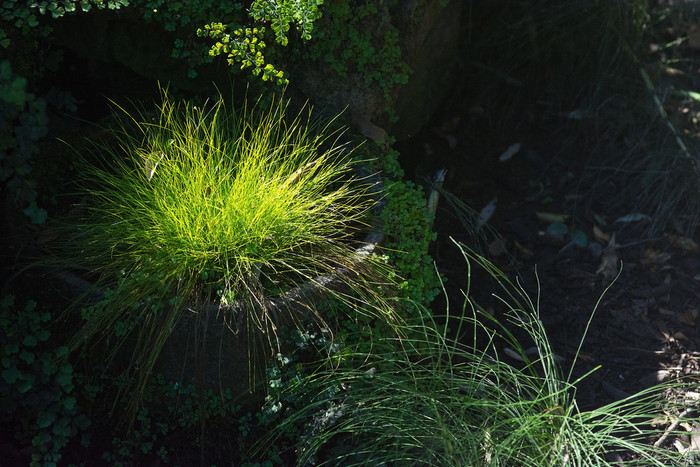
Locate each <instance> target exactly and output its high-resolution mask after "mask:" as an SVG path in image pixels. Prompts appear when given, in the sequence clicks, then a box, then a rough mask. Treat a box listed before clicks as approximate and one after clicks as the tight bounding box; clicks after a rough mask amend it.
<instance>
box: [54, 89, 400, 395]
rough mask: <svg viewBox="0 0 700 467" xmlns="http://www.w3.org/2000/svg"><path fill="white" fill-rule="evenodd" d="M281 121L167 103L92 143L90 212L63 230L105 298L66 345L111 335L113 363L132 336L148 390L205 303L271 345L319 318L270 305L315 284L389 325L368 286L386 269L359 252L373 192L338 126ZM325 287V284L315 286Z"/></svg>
mask: <svg viewBox="0 0 700 467" xmlns="http://www.w3.org/2000/svg"><path fill="white" fill-rule="evenodd" d="M120 110H123V109H120ZM287 113H288V112H287V106H286V105H285V104H284V103H283V102H281V101H277V102H273V103H272V104H271V105H270V106H269V107H267V108H262V107H259V106H256V107H254V108H246V107H244V108H242V109H240V110H239V111H238V112H236V111H233V110H228V109H226V108H225V106H224V104H223V102H222V101H219V102H216V103H213V104H207V105H204V106H202V107H197V106H194V105H191V104H187V103H182V104H178V103H174V102H173V101H171V100H170V99H169V97H168V96H167V94H165V93H164V95H163V103H162V104H161V105H160V107H159V108H158V111H157V112H156V115H155V116H153V115H149V114H147V113H145V112H143V113H141V114H137V115H130V114H129V113H128V112H126V111H123V115H121V118H120V119H119V121H121V122H122V124H121V126H118V127H117V128H116V130H113V131H112V134H113V136H114V139H115V141H116V143H115V142H113V141H109V142H104V143H96V144H95V149H96V151H94V154H91V155H90V157H91V158H92V159H89V158H88V157H83V158H82V162H81V164H80V170H81V175H82V180H81V191H82V192H83V194H84V195H86V201H85V202H86V206H85V209H86V215H85V216H84V218H83V219H82V220H81V221H79V222H73V223H72V224H71V225H70V226H69V228H70V232H71V233H70V238H69V245H68V246H69V252H70V256H71V258H72V261H74V262H75V263H77V264H80V265H82V266H85V267H88V268H91V269H92V270H94V271H96V272H98V273H99V275H100V282H99V284H100V286H101V287H108V289H107V293H106V296H105V297H106V298H105V300H103V301H102V302H100V303H99V304H97V305H96V306H92V307H89V308H87V309H86V310H85V311H84V313H83V315H84V316H83V317H84V324H83V326H81V327H80V328H79V329H78V331H77V332H76V336H75V338H74V339H73V342H72V347H73V348H77V347H80V346H81V345H82V344H83V343H85V342H91V341H92V340H93V339H94V338H96V337H103V336H114V335H116V341H114V340H113V341H111V343H110V344H109V346H110V347H111V351H112V354H116V352H117V351H118V350H119V347H120V345H121V344H122V343H123V340H124V339H125V338H126V337H127V336H128V337H129V338H132V340H133V341H134V349H133V354H132V357H131V360H130V363H129V368H130V371H132V372H135V373H138V377H137V379H138V384H137V386H138V387H140V388H143V385H144V384H145V378H146V377H147V376H148V375H149V374H150V372H151V370H152V368H153V366H154V364H155V361H156V360H157V357H158V355H159V353H160V351H161V349H162V348H163V346H164V344H165V342H166V340H167V339H168V338H169V337H170V335H171V333H172V331H173V329H174V327H175V325H176V324H177V323H178V321H179V320H180V319H181V318H182V316H183V314H184V313H185V312H186V311H189V312H193V313H200V312H203V311H205V310H209V309H211V307H212V306H214V307H215V308H216V310H217V313H218V312H223V314H224V315H225V316H224V321H226V322H227V323H228V324H229V326H230V327H231V328H232V329H234V330H235V329H237V328H238V327H244V328H246V329H247V331H248V332H249V333H253V334H256V335H257V337H259V339H257V340H258V341H260V340H263V341H266V342H267V343H268V344H269V345H274V343H275V342H276V340H275V334H276V330H277V326H278V324H279V323H278V321H279V320H282V319H283V318H284V319H286V320H287V322H289V321H291V322H294V321H296V320H298V321H304V320H318V321H323V320H324V317H323V316H319V315H318V314H317V313H315V312H314V309H315V308H314V307H312V306H310V304H309V303H294V305H293V306H289V307H279V306H277V307H276V308H275V309H274V310H272V309H271V307H270V306H269V304H270V300H271V298H272V297H274V296H278V295H279V294H280V293H283V292H284V291H286V290H289V289H290V288H294V287H297V286H299V285H300V284H302V283H308V282H309V281H310V282H311V283H313V284H315V285H316V286H317V287H318V288H319V289H320V291H321V292H326V293H330V294H333V296H335V297H336V298H340V299H341V300H343V301H346V302H347V301H352V302H353V304H354V307H353V308H354V309H356V308H358V307H362V309H363V310H364V312H365V313H376V314H377V316H379V318H380V319H382V320H386V321H392V320H393V319H395V316H394V314H393V312H391V311H387V310H389V308H388V307H386V306H384V305H381V304H380V305H376V304H375V303H372V302H373V301H374V300H377V301H379V302H381V301H382V300H383V299H382V298H381V294H377V293H376V292H375V289H378V288H379V287H380V285H379V284H378V283H377V281H379V282H381V280H382V279H383V277H384V275H383V273H384V272H385V269H386V266H385V265H384V264H382V263H381V262H380V261H379V260H378V259H376V258H374V257H365V258H362V261H360V258H359V257H358V254H357V253H356V248H357V247H358V246H359V245H361V242H362V238H363V237H362V234H363V232H364V233H366V231H367V230H369V228H370V227H371V226H370V222H371V217H372V214H373V213H372V210H373V207H374V205H375V203H376V198H377V193H375V191H376V190H377V188H376V187H372V186H371V184H370V183H369V181H368V180H366V179H364V178H363V177H362V176H360V175H359V171H358V167H359V164H360V163H361V162H362V161H354V160H353V159H352V158H351V157H350V156H351V154H350V153H351V151H349V150H348V149H347V147H345V146H344V145H342V144H340V143H339V140H338V138H339V136H340V133H339V132H338V131H336V130H334V129H333V125H334V122H332V121H331V122H329V123H327V124H325V125H323V124H319V123H315V121H314V120H312V119H311V116H310V111H309V114H305V111H302V113H299V114H298V115H296V116H292V117H290V116H288V115H287ZM321 276H323V277H326V278H328V277H329V276H330V277H333V279H334V280H333V281H328V280H325V281H319V282H314V281H315V279H316V278H318V277H321ZM303 298H304V297H301V298H300V299H299V300H298V301H301V300H302V299H303ZM282 308H284V309H282ZM283 313H286V315H285V316H280V315H281V314H283ZM115 342H116V344H115ZM137 392H138V391H137Z"/></svg>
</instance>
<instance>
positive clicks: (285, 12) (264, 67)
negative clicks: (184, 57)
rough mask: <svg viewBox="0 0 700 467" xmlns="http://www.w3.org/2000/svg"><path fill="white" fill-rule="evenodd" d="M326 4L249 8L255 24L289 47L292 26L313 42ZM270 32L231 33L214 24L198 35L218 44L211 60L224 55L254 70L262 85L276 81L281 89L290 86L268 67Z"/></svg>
mask: <svg viewBox="0 0 700 467" xmlns="http://www.w3.org/2000/svg"><path fill="white" fill-rule="evenodd" d="M322 4H323V0H304V1H301V2H300V1H290V0H284V1H281V2H276V1H270V0H255V1H253V3H252V4H251V6H250V10H249V16H250V17H251V18H253V19H254V20H255V21H256V24H269V25H270V29H271V30H272V33H273V34H274V41H275V42H276V43H277V44H279V45H281V46H287V44H288V43H289V38H288V33H289V30H290V28H291V26H292V25H293V26H294V27H295V28H296V29H297V31H298V33H299V35H300V37H301V38H302V39H304V40H309V39H311V33H312V31H313V24H314V21H316V20H317V19H318V18H320V17H321V13H320V11H319V6H320V5H322ZM266 31H267V29H266V28H265V27H264V26H260V27H245V26H243V25H239V26H234V27H233V29H232V31H231V32H229V26H228V25H226V24H223V23H221V22H211V23H210V24H207V25H205V26H204V28H203V29H199V30H198V31H197V35H199V36H202V37H209V38H211V39H214V40H216V43H215V44H214V45H213V46H212V47H211V50H210V51H209V54H210V55H211V56H218V55H225V56H226V57H227V60H228V63H229V65H234V64H237V63H238V64H240V68H241V69H242V70H243V69H251V73H252V74H253V75H254V76H260V77H261V78H262V80H263V81H270V80H271V81H273V82H275V83H277V84H278V85H282V84H286V83H287V82H288V80H287V78H286V77H285V75H284V73H283V72H282V71H281V70H279V69H278V68H277V67H276V66H274V65H273V64H271V63H269V61H268V60H267V58H266V56H265V48H266V47H267V45H266V42H265V35H266Z"/></svg>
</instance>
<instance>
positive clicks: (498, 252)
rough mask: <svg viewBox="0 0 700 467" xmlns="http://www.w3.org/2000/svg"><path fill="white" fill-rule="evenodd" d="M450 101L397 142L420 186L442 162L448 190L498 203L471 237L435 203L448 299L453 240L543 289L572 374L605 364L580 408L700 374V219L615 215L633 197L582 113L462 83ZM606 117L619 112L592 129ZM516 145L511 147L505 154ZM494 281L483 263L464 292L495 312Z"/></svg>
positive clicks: (454, 267) (455, 281) (462, 283)
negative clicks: (500, 99) (507, 103)
mask: <svg viewBox="0 0 700 467" xmlns="http://www.w3.org/2000/svg"><path fill="white" fill-rule="evenodd" d="M696 68H697V67H696ZM446 102H447V104H446V105H445V111H444V112H443V113H441V114H440V115H439V116H438V117H437V120H436V121H435V122H434V123H433V124H432V125H431V127H430V128H428V129H426V130H425V131H424V132H423V133H422V134H420V135H416V136H415V137H414V138H412V139H411V140H410V141H405V142H402V143H399V144H398V149H399V150H400V151H401V153H402V158H403V160H404V161H405V169H406V172H407V174H409V175H408V177H409V178H412V179H413V180H415V181H416V182H417V183H419V184H421V185H422V186H424V187H425V189H426V190H430V189H431V184H430V180H431V179H432V177H433V176H434V175H435V173H436V171H437V170H438V169H441V168H446V169H447V177H446V180H445V182H444V185H443V188H444V189H445V190H446V191H448V192H449V193H451V194H453V195H455V196H456V197H458V198H459V199H460V200H461V201H462V202H464V203H466V204H467V205H468V206H469V207H471V208H473V209H474V210H475V211H477V212H479V211H480V210H482V209H483V208H485V207H486V206H487V205H488V204H489V203H490V202H491V201H493V200H496V210H495V212H494V213H493V216H492V217H491V218H490V220H489V226H490V227H491V228H492V229H493V231H488V230H486V229H482V232H480V233H479V234H478V235H474V229H473V227H471V228H468V227H465V225H464V224H463V223H462V222H460V219H459V217H458V216H457V215H456V213H455V210H454V209H453V208H452V207H451V206H450V204H449V203H447V202H446V201H445V200H444V198H443V199H441V201H440V206H439V208H438V211H437V214H436V220H435V230H436V231H437V235H438V238H437V241H436V242H435V243H434V245H433V256H434V259H435V261H436V263H437V267H438V269H439V271H440V272H441V273H442V274H443V275H444V277H446V278H447V282H446V289H447V292H448V296H449V297H450V300H451V302H452V303H453V306H454V304H458V305H461V303H462V301H463V298H462V295H461V292H460V291H461V290H466V289H467V286H468V282H467V269H466V265H465V260H464V258H463V257H462V255H461V254H460V253H459V251H458V249H457V248H456V247H455V245H454V243H453V240H452V239H454V240H456V241H458V242H461V243H464V244H465V245H467V246H469V247H471V248H474V249H476V250H477V251H478V252H479V253H481V254H484V255H485V256H486V257H487V258H488V259H489V260H490V261H492V262H493V263H494V264H496V265H497V266H498V267H499V268H500V269H501V270H503V272H504V273H505V274H506V275H507V276H508V277H509V278H510V279H511V280H512V281H513V282H514V283H515V282H516V281H518V283H520V284H522V286H523V288H524V290H525V291H526V292H527V293H528V295H529V296H530V297H532V299H533V301H534V300H539V313H540V316H541V320H542V322H543V323H544V325H545V328H546V330H547V335H548V338H549V339H550V341H551V344H552V347H553V350H554V352H555V353H556V354H558V355H560V356H562V357H564V358H565V359H566V362H567V363H566V364H564V367H565V368H566V367H568V366H570V365H571V363H572V362H573V361H574V358H575V357H577V359H576V367H575V371H574V373H573V375H574V378H577V377H579V376H582V375H584V374H585V373H587V372H589V371H591V370H593V369H595V368H597V367H600V368H599V369H597V371H595V372H593V374H592V375H590V376H589V377H587V378H585V380H584V381H582V382H581V383H580V384H578V391H577V400H578V403H579V406H580V407H581V408H584V409H586V408H594V407H599V406H601V405H603V404H606V403H609V402H612V401H615V400H619V399H621V398H624V397H626V396H627V395H629V394H633V393H635V392H637V391H640V390H642V389H644V388H648V387H650V386H652V385H655V384H656V383H659V382H661V381H667V380H669V379H673V378H676V377H679V376H682V375H685V376H689V378H690V380H691V381H693V380H694V381H698V382H700V327H699V324H698V323H699V322H700V318H699V317H698V314H700V253H699V251H698V244H699V243H700V236H698V233H697V232H698V231H699V230H700V229H697V227H699V226H698V225H690V226H686V227H688V228H687V229H685V230H678V229H676V228H674V227H672V226H667V227H666V228H665V229H659V230H656V231H652V230H650V229H648V228H645V225H644V222H643V221H628V222H625V221H621V222H615V220H616V219H619V218H621V217H623V216H625V215H627V214H631V213H634V212H635V211H634V209H635V208H636V207H637V206H636V205H635V203H634V200H633V199H631V200H623V199H620V193H621V192H622V191H623V190H622V189H621V187H620V186H619V184H620V183H622V184H625V183H629V182H628V181H623V179H622V178H620V181H619V183H615V181H614V180H613V181H604V180H602V177H601V174H597V173H596V172H595V171H594V170H593V169H591V168H590V167H591V166H593V165H594V164H595V160H596V157H597V155H596V154H595V151H596V148H600V147H601V143H600V140H596V141H591V138H588V139H587V138H586V136H585V135H583V136H582V130H581V125H580V122H574V121H572V119H570V118H566V117H558V118H557V117H554V118H553V117H551V113H550V114H549V116H546V115H545V116H543V114H545V113H543V112H541V111H540V110H539V109H538V107H537V105H538V104H536V103H535V102H534V100H532V101H530V103H529V104H528V103H524V104H522V108H519V109H517V110H516V111H515V112H514V111H513V109H512V108H509V109H506V110H507V112H508V113H506V112H505V111H504V112H502V113H501V114H499V110H498V109H486V110H484V109H482V108H480V107H478V106H476V105H475V104H474V95H473V93H472V92H470V90H463V89H462V90H460V89H457V90H456V91H455V93H454V94H453V95H451V96H450V97H449V98H448V99H447V100H446ZM686 112H687V111H686ZM513 113H516V114H517V115H519V116H521V117H520V118H513V116H512V114H513ZM494 121H500V122H504V121H505V122H509V121H510V122H512V123H513V127H512V128H513V129H512V131H509V132H507V133H504V132H503V130H502V128H503V127H506V126H507V123H505V124H504V123H501V124H499V125H497V127H495V128H494V126H493V125H492V124H491V123H490V122H494ZM610 124H613V125H614V124H615V123H614V122H603V121H594V122H590V123H589V126H590V127H591V128H593V127H599V126H604V125H610ZM645 124H646V123H645V122H643V121H641V120H640V123H639V125H645ZM586 131H587V130H586V129H584V131H583V133H585V132H586ZM595 136H600V137H602V138H604V137H605V135H602V136H601V135H600V134H596V135H595ZM516 143H518V144H520V149H519V151H518V152H517V153H516V154H515V155H513V156H512V157H511V158H509V159H508V160H505V161H499V157H500V156H501V155H502V154H504V152H505V151H506V150H507V149H508V148H509V147H510V146H511V145H513V144H516ZM640 157H645V156H640ZM646 157H649V156H646ZM610 163H612V164H614V163H615V162H614V161H610ZM601 181H603V182H601ZM622 188H624V187H622ZM659 202H661V200H659ZM543 213H549V214H561V215H565V216H566V219H565V220H564V224H565V225H566V226H568V227H569V228H570V229H572V230H573V229H577V230H580V231H581V232H582V233H583V234H585V237H586V239H587V242H588V244H587V245H586V246H585V247H583V246H578V245H574V244H571V243H570V240H571V237H570V236H569V235H564V236H563V237H558V236H554V235H550V234H548V231H547V227H548V226H549V224H550V223H551V220H547V218H546V217H545V215H543ZM484 232H486V234H485V235H484V236H483V237H482V236H481V233H484ZM689 232H690V233H689ZM693 232H695V233H693ZM620 268H621V272H619V275H618V271H620ZM495 286H496V284H495V283H494V282H493V281H490V280H489V279H488V278H487V277H486V275H485V274H483V273H482V274H479V273H474V274H473V276H472V284H471V292H472V293H473V294H474V295H475V298H476V300H477V301H479V304H480V305H482V306H484V307H486V308H487V309H489V308H491V307H495V308H496V309H498V306H499V304H498V301H497V300H496V299H495V298H494V297H493V295H492V294H494V293H498V290H497V288H496V287H495ZM606 290H607V292H606ZM434 307H435V310H436V313H439V312H440V310H444V298H442V297H441V298H439V299H438V300H436V302H435V304H434ZM501 308H502V306H501ZM589 322H590V327H589V328H588V331H587V333H586V329H587V326H588V323H589ZM584 334H585V340H584V341H583V345H582V347H581V349H580V353H577V352H578V349H579V344H580V343H581V341H582V339H583V338H584ZM522 344H523V346H524V348H527V347H528V346H529V345H530V344H529V343H525V342H523V343H522Z"/></svg>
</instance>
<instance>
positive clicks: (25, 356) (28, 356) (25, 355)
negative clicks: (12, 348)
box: [19, 350, 34, 365]
mask: <svg viewBox="0 0 700 467" xmlns="http://www.w3.org/2000/svg"><path fill="white" fill-rule="evenodd" d="M19 358H20V360H24V361H25V362H27V364H29V365H31V364H32V363H33V362H34V352H29V351H27V350H22V353H20V354H19Z"/></svg>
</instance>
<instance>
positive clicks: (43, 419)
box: [36, 412, 56, 429]
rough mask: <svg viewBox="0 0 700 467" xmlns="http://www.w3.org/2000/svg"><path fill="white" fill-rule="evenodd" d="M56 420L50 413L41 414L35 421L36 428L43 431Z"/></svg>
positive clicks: (54, 415)
mask: <svg viewBox="0 0 700 467" xmlns="http://www.w3.org/2000/svg"><path fill="white" fill-rule="evenodd" d="M54 420H56V414H54V413H51V412H41V413H40V414H39V417H37V419H36V426H37V427H39V428H40V429H44V428H46V427H48V426H49V425H51V424H52V423H53V422H54Z"/></svg>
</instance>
